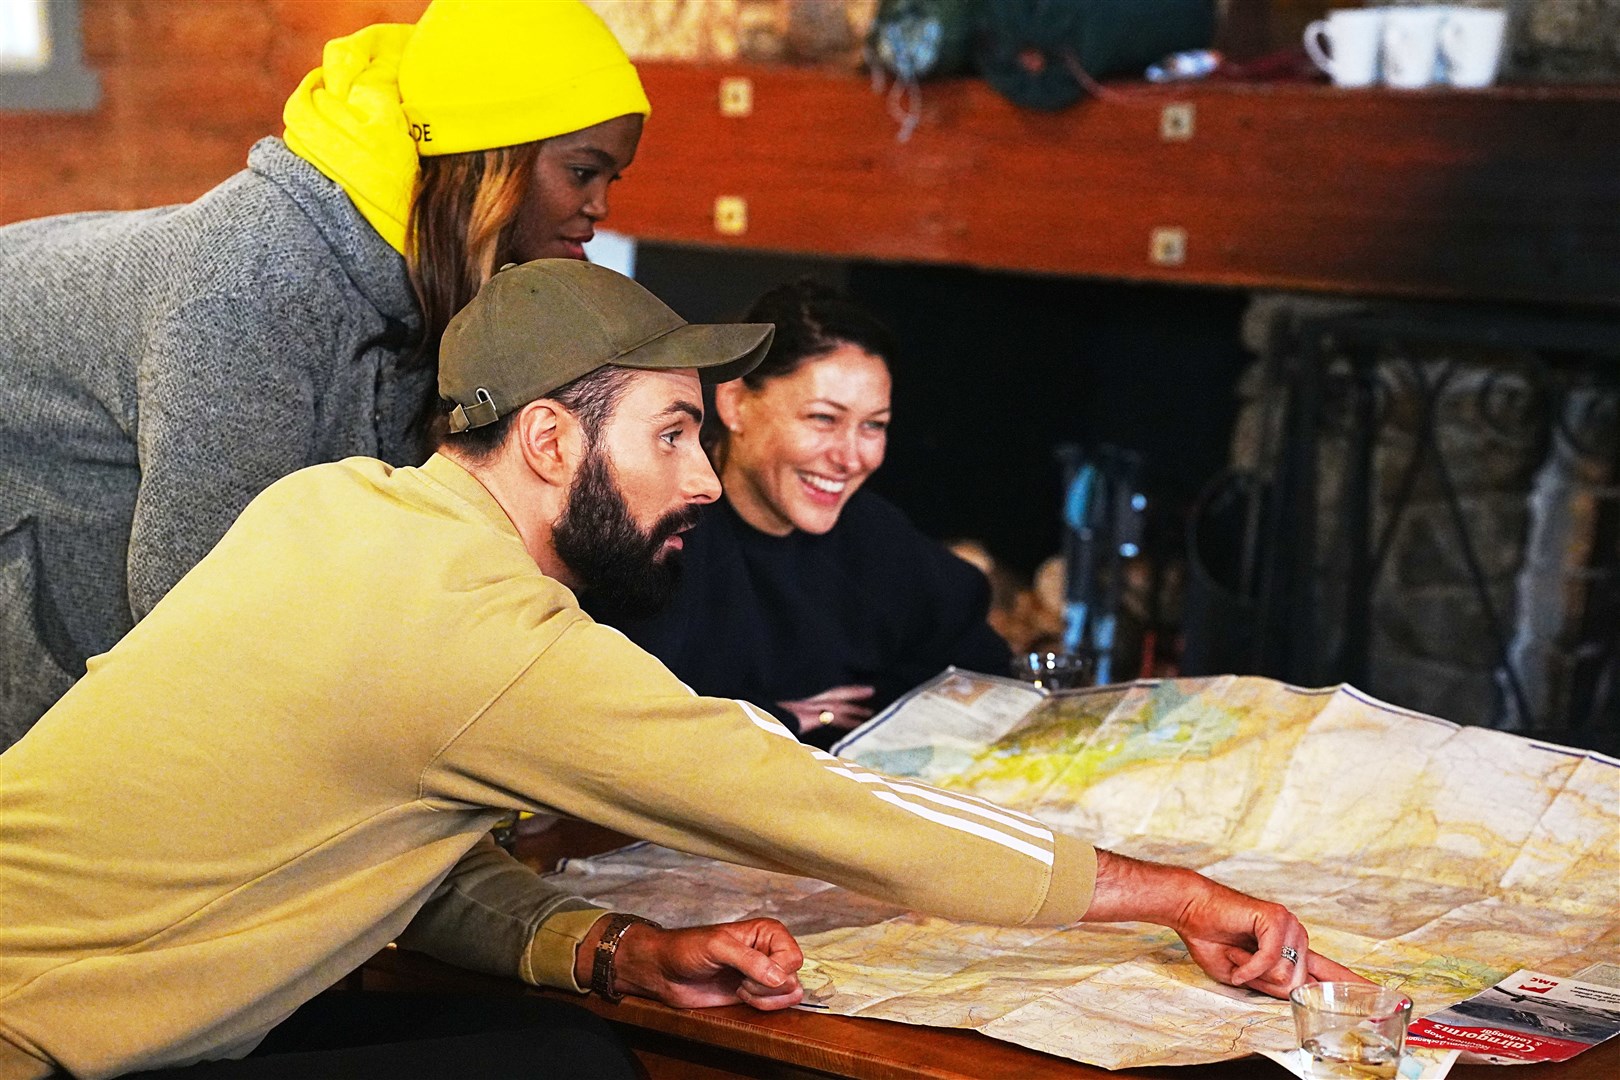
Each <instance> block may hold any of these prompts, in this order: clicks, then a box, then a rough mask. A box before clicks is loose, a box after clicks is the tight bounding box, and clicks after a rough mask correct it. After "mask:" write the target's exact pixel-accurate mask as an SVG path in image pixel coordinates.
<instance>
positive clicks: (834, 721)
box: [777, 686, 876, 735]
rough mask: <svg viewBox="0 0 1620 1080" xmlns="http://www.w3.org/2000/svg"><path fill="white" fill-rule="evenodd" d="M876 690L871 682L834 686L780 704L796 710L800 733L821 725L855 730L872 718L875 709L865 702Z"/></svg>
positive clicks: (790, 710) (805, 732) (808, 731)
mask: <svg viewBox="0 0 1620 1080" xmlns="http://www.w3.org/2000/svg"><path fill="white" fill-rule="evenodd" d="M874 693H876V691H875V690H874V689H873V688H872V687H870V686H834V687H833V688H831V689H830V690H823V691H822V692H821V693H819V694H817V695H816V696H815V697H807V698H801V699H800V700H798V701H778V702H777V704H778V705H780V706H781V707H782V708H784V709H786V710H787V711H788V712H790V713H792V714H793V718H794V719H795V720H797V721H798V722H799V734H800V735H807V734H809V733H810V732H812V731H815V730H816V729H817V728H819V727H833V728H837V729H838V730H840V731H853V730H854V729H855V728H858V727H860V726H861V725H862V724H864V723H866V722H867V721H868V720H870V719H872V710H871V709H869V708H867V707H866V705H864V704H863V702H866V701H868V700H870V699H871V697H872V695H873V694H874Z"/></svg>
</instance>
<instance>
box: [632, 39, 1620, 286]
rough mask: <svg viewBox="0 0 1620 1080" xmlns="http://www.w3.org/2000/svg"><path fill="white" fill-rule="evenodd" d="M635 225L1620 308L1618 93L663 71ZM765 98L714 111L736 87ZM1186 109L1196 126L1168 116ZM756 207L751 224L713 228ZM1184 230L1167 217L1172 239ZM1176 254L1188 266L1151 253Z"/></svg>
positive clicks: (770, 242)
mask: <svg viewBox="0 0 1620 1080" xmlns="http://www.w3.org/2000/svg"><path fill="white" fill-rule="evenodd" d="M640 70H641V72H642V77H643V79H644V81H645V83H646V86H647V90H648V93H649V95H650V97H651V98H652V101H653V116H652V118H651V120H650V121H649V123H648V127H647V134H646V136H645V138H644V140H643V142H642V148H641V153H640V156H639V157H638V159H637V161H636V163H635V165H634V167H633V169H632V175H633V179H632V181H631V182H630V183H628V184H626V185H625V186H624V187H623V189H622V190H621V191H620V192H619V194H618V196H617V199H616V202H615V204H614V216H613V218H612V219H611V226H612V227H613V228H614V229H617V230H620V231H623V232H626V233H629V234H631V235H633V236H638V237H641V238H643V239H648V240H657V241H665V242H673V243H692V244H704V245H718V246H724V247H738V248H750V249H763V250H774V251H786V252H797V253H809V254H820V255H829V256H837V257H846V258H868V259H881V260H896V261H915V262H937V263H955V264H962V265H969V266H977V267H985V268H996V269H1008V270H1024V271H1036V272H1044V273H1053V274H1075V275H1087V276H1100V277H1109V278H1123V279H1134V280H1143V281H1163V282H1176V283H1184V284H1198V285H1221V286H1241V287H1249V288H1289V289H1308V290H1323V291H1331V292H1341V293H1358V294H1367V295H1385V296H1418V297H1430V298H1471V299H1476V300H1478V299H1484V300H1522V301H1532V302H1553V303H1574V304H1584V305H1601V306H1617V305H1620V138H1617V135H1620V88H1613V89H1611V88H1585V89H1582V88H1550V87H1548V88H1500V89H1494V90H1488V91H1450V90H1434V91H1418V92H1399V91H1385V90H1362V91H1346V90H1336V89H1333V88H1331V87H1325V86H1314V85H1300V84H1274V85H1248V84H1233V83H1225V84H1222V83H1206V84H1190V85H1182V86H1171V87H1157V86H1150V85H1146V84H1124V85H1115V86H1113V87H1110V88H1108V92H1107V94H1106V96H1104V97H1102V98H1098V99H1093V100H1089V101H1085V102H1082V103H1080V104H1078V105H1075V106H1073V107H1072V108H1070V109H1068V110H1065V111H1063V112H1060V113H1038V112H1033V111H1029V110H1025V109H1021V108H1019V107H1017V106H1015V105H1013V104H1011V103H1010V102H1008V101H1006V100H1005V99H1003V98H1002V97H1000V96H999V95H998V94H997V93H996V92H995V91H994V90H992V89H991V88H990V87H989V86H988V85H987V84H985V83H983V82H981V81H979V80H972V79H957V80H946V81H942V82H937V83H927V84H925V85H924V87H923V115H922V121H921V123H920V124H919V125H918V127H917V129H916V132H915V134H914V135H913V136H912V138H911V140H910V141H909V142H907V143H903V144H902V143H900V142H898V141H897V140H896V137H895V136H896V131H897V127H896V124H895V122H894V121H893V120H892V119H891V118H890V116H889V115H888V112H887V111H886V109H885V105H884V101H883V99H882V97H880V96H878V95H876V94H874V93H873V92H872V90H871V88H870V86H869V84H868V82H867V80H866V79H865V77H864V76H861V75H857V74H853V73H849V74H845V73H836V72H828V71H825V70H818V69H793V68H780V67H745V66H736V67H729V66H728V67H723V68H721V67H704V66H692V65H677V64H654V63H645V64H642V65H640ZM727 79H746V80H748V83H749V85H750V87H751V90H752V110H751V112H750V113H749V114H748V115H746V116H722V115H721V110H720V102H721V88H722V83H723V81H724V80H727ZM1173 106H1180V107H1185V109H1186V110H1187V112H1186V113H1185V114H1184V115H1186V116H1187V117H1188V118H1189V119H1190V122H1191V131H1190V135H1188V136H1187V137H1184V138H1167V137H1165V135H1164V134H1163V133H1162V132H1161V125H1162V124H1163V123H1164V122H1165V110H1166V108H1167V107H1173ZM722 197H730V198H736V199H741V200H742V201H743V204H744V205H745V207H746V229H745V231H743V232H741V233H739V234H736V235H727V234H724V233H722V232H720V231H718V230H717V222H716V200H717V199H720V198H722ZM1165 230H1168V231H1165ZM1155 235H1158V236H1159V237H1160V239H1159V241H1158V242H1157V243H1158V246H1159V247H1160V248H1161V255H1162V254H1163V250H1162V249H1163V248H1165V247H1169V248H1172V249H1173V248H1174V247H1175V246H1176V237H1177V236H1179V237H1180V238H1181V246H1182V249H1183V251H1182V259H1181V261H1180V262H1179V263H1176V262H1174V261H1171V262H1168V263H1166V262H1163V261H1161V262H1157V263H1156V262H1155V261H1154V258H1153V250H1154V247H1155V240H1154V237H1155Z"/></svg>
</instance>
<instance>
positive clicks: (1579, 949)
mask: <svg viewBox="0 0 1620 1080" xmlns="http://www.w3.org/2000/svg"><path fill="white" fill-rule="evenodd" d="M837 749H838V752H839V753H840V754H841V755H842V756H844V757H847V758H850V759H852V760H854V761H856V762H858V763H859V764H861V765H864V766H866V767H868V768H873V769H877V770H880V771H884V772H888V773H891V774H897V775H903V776H910V777H915V778H917V779H920V780H925V781H927V782H929V783H933V784H937V785H939V786H941V787H946V788H954V789H958V790H964V791H971V792H973V793H974V794H977V795H981V796H984V797H986V798H990V799H993V800H995V801H997V802H1000V803H1003V804H1004V805H1007V806H1011V807H1013V808H1016V809H1019V810H1023V811H1025V812H1027V813H1031V814H1034V815H1036V816H1038V817H1040V818H1041V819H1043V820H1044V821H1046V822H1047V823H1048V824H1050V825H1051V826H1053V827H1054V828H1057V829H1060V830H1063V831H1066V832H1070V833H1073V834H1075V835H1077V836H1081V837H1084V838H1086V839H1088V840H1091V841H1092V842H1094V843H1096V844H1098V845H1099V846H1103V847H1107V848H1110V849H1111V850H1115V851H1119V852H1123V853H1125V854H1129V855H1135V856H1138V857H1142V858H1149V859H1153V860H1155V861H1159V862H1168V863H1175V864H1177V865H1181V866H1188V867H1193V868H1195V869H1198V870H1200V871H1202V872H1204V873H1205V874H1208V875H1209V876H1211V877H1213V878H1215V879H1216V880H1218V881H1221V882H1223V883H1225V884H1227V885H1230V886H1232V887H1234V888H1238V889H1241V890H1243V891H1244V892H1248V893H1252V894H1254V895H1257V896H1263V897H1266V898H1267V899H1271V900H1276V901H1279V902H1281V903H1284V904H1286V905H1288V906H1289V907H1290V908H1291V909H1292V910H1293V911H1294V912H1295V913H1296V914H1298V915H1299V916H1300V918H1301V919H1302V920H1304V922H1305V924H1306V926H1307V927H1308V928H1309V929H1310V931H1311V934H1312V938H1311V944H1312V947H1313V948H1315V949H1316V950H1317V951H1319V952H1322V953H1325V954H1326V955H1328V956H1331V957H1333V958H1334V959H1336V960H1339V961H1340V962H1342V963H1345V964H1348V965H1349V966H1350V967H1352V968H1354V969H1355V970H1357V971H1358V972H1360V973H1361V974H1363V975H1365V976H1367V977H1368V978H1371V979H1373V980H1375V981H1377V982H1380V983H1383V984H1385V985H1386V986H1390V987H1396V988H1399V989H1401V990H1402V991H1403V992H1405V993H1407V994H1408V995H1410V996H1411V997H1412V999H1413V1005H1414V1009H1413V1015H1414V1016H1421V1015H1424V1014H1426V1013H1429V1012H1434V1011H1436V1010H1438V1009H1440V1008H1442V1007H1443V1006H1445V1005H1448V1004H1451V1003H1453V1002H1456V1001H1460V1000H1462V999H1463V998H1466V997H1469V996H1470V995H1472V994H1474V993H1475V992H1477V991H1479V990H1482V989H1484V988H1485V987H1487V986H1490V985H1492V984H1493V983H1495V982H1497V981H1498V980H1499V979H1501V978H1503V977H1505V976H1506V975H1508V974H1510V973H1511V972H1513V971H1515V970H1518V969H1520V968H1533V969H1535V970H1538V971H1543V972H1547V973H1549V974H1554V975H1572V974H1574V973H1575V972H1576V971H1578V970H1580V969H1581V968H1583V967H1585V966H1586V965H1588V964H1591V963H1595V962H1597V961H1608V962H1611V963H1612V962H1617V961H1620V762H1616V761H1614V760H1612V759H1609V758H1605V757H1602V756H1600V755H1596V754H1589V753H1585V752H1582V751H1575V750H1569V749H1567V748H1563V747H1556V746H1549V745H1547V744H1542V743H1536V742H1533V741H1530V740H1527V739H1523V738H1519V737H1517V736H1513V735H1508V734H1504V733H1501V732H1496V731H1489V730H1485V729H1481V728H1467V727H1459V726H1457V725H1455V724H1451V723H1448V722H1446V721H1443V720H1437V719H1435V718H1433V717H1428V716H1423V715H1420V714H1418V713H1413V712H1408V711H1406V710H1402V709H1396V708H1393V707H1390V706H1387V705H1384V704H1382V703H1380V702H1377V701H1374V700H1372V699H1370V698H1368V697H1366V696H1365V695H1363V694H1361V693H1359V692H1358V691H1355V690H1352V689H1349V688H1345V687H1341V688H1338V689H1329V690H1301V689H1298V688H1295V687H1290V686H1286V685H1284V684H1282V683H1278V682H1274V681H1271V680H1268V679H1262V678H1255V677H1225V678H1216V679H1187V680H1175V681H1156V682H1142V683H1133V684H1130V685H1127V686H1115V687H1105V688H1099V689H1094V690H1084V691H1070V692H1064V693H1060V694H1054V695H1048V694H1046V693H1045V692H1043V691H1040V690H1037V689H1033V688H1031V687H1028V686H1026V685H1024V684H1021V683H1015V682H1012V681H1010V680H1005V679H1000V678H992V677H988V676H979V675H971V674H968V673H965V672H947V673H946V674H944V675H942V676H940V677H939V678H938V679H935V680H933V681H932V682H930V683H928V684H925V685H924V686H923V687H921V688H919V689H918V690H917V691H916V692H914V693H913V694H912V695H910V696H908V697H907V698H906V699H904V700H902V701H901V702H899V703H898V704H897V705H896V706H894V707H891V709H890V710H888V711H887V712H886V713H885V714H884V715H883V716H880V717H879V718H877V719H876V720H874V721H872V722H871V723H869V724H868V725H866V726H865V727H863V728H862V729H861V730H859V731H857V732H855V733H854V734H853V735H852V736H851V737H850V738H848V739H846V740H845V741H844V743H842V744H841V745H840V746H839V747H838V748H837ZM561 877H562V878H563V881H562V882H561V883H562V884H564V885H565V887H568V888H570V889H573V890H575V891H577V892H579V893H580V894H581V895H584V896H587V897H589V898H592V899H595V900H597V901H598V902H601V903H605V904H608V905H610V906H614V907H619V908H623V909H626V910H631V911H637V912H640V913H642V914H646V915H649V916H651V917H652V918H655V919H658V920H659V921H661V922H665V923H666V924H670V925H692V924H695V923H701V922H714V921H719V920H724V919H732V918H743V917H746V916H750V915H771V916H774V917H776V918H779V919H782V921H783V922H785V923H787V925H788V926H789V928H790V929H792V930H793V931H794V933H795V934H797V935H799V938H800V943H801V944H802V945H803V947H804V950H805V954H806V957H807V960H806V964H805V968H804V971H803V972H802V973H801V978H802V979H803V981H804V984H805V986H806V988H807V990H808V991H809V992H810V993H811V994H813V995H814V996H815V998H816V999H817V1000H818V1001H820V1002H821V1003H822V1004H824V1005H826V1006H827V1007H828V1008H829V1009H830V1011H832V1012H836V1013H842V1014H847V1015H854V1016H875V1017H881V1018H883V1019H888V1020H897V1021H901V1022H903V1023H912V1024H927V1025H934V1026H946V1027H969V1028H976V1029H978V1030H979V1031H982V1032H984V1033H985V1034H987V1035H991V1036H994V1037H996V1038H1000V1039H1005V1040H1007V1041H1010V1042H1014V1043H1019V1044H1021V1045H1024V1046H1029V1047H1032V1048H1034V1049H1037V1050H1042V1051H1045V1052H1047V1053H1051V1054H1057V1055H1060V1056H1063V1057H1067V1058H1072V1059H1074V1060H1078V1061H1085V1062H1089V1063H1092V1064H1096V1065H1102V1066H1105V1067H1107V1068H1125V1067H1130V1066H1142V1065H1171V1064H1192V1063H1196V1062H1203V1061H1216V1060H1222V1059H1225V1058H1232V1057H1239V1056H1243V1055H1246V1054H1250V1053H1254V1052H1257V1051H1261V1050H1283V1049H1287V1048H1289V1047H1291V1046H1293V1045H1294V1041H1295V1040H1294V1032H1293V1026H1292V1021H1291V1020H1290V1018H1289V1014H1288V1009H1287V1005H1286V1003H1282V1002H1277V1001H1273V1000H1272V999H1270V998H1266V997H1263V996H1261V995H1259V994H1254V993H1250V992H1247V991H1243V990H1235V989H1232V988H1230V987H1223V986H1220V985H1218V984H1216V983H1215V982H1213V981H1212V980H1210V979H1209V978H1208V977H1207V976H1206V975H1204V973H1203V972H1202V971H1200V970H1199V968H1198V967H1197V965H1195V964H1194V963H1193V962H1192V961H1191V960H1190V959H1189V958H1188V956H1187V954H1186V950H1185V949H1184V948H1183V947H1182V945H1181V943H1180V941H1179V940H1178V939H1177V938H1176V936H1175V935H1174V934H1172V933H1171V932H1169V931H1168V930H1164V929H1162V928H1160V927H1156V926H1150V925H1145V924H1122V925H1109V926H1103V925H1090V924H1088V925H1083V926H1080V927H1076V928H1073V929H1068V930H1060V931H1054V930H1019V929H1006V928H999V927H985V926H971V925H964V924H960V923H952V922H949V921H947V920H943V919H935V918H929V917H925V916H921V915H916V914H913V913H907V912H899V911H896V910H895V909H893V908H890V907H885V906H884V905H881V904H876V903H874V902H872V901H869V900H865V899H863V898H861V897H857V896H854V895H852V894H850V893H848V892H846V891H844V890H842V889H837V888H833V887H831V886H828V885H826V884H824V883H822V882H815V881H809V880H805V879H799V878H792V877H787V876H784V875H780V874H770V873H767V872H764V871H757V870H747V869H743V868H740V867H733V866H728V865H725V864H721V863H715V862H711V861H708V860H704V859H696V858H691V857H689V856H684V855H677V854H675V853H672V852H668V851H665V850H663V849H660V848H656V847H652V846H649V845H639V846H637V847H635V848H630V849H626V850H625V851H623V852H620V853H615V854H613V855H609V856H604V857H601V858H598V859H592V860H585V861H582V862H573V863H570V864H569V865H568V867H567V868H566V869H565V870H564V871H562V872H561Z"/></svg>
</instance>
